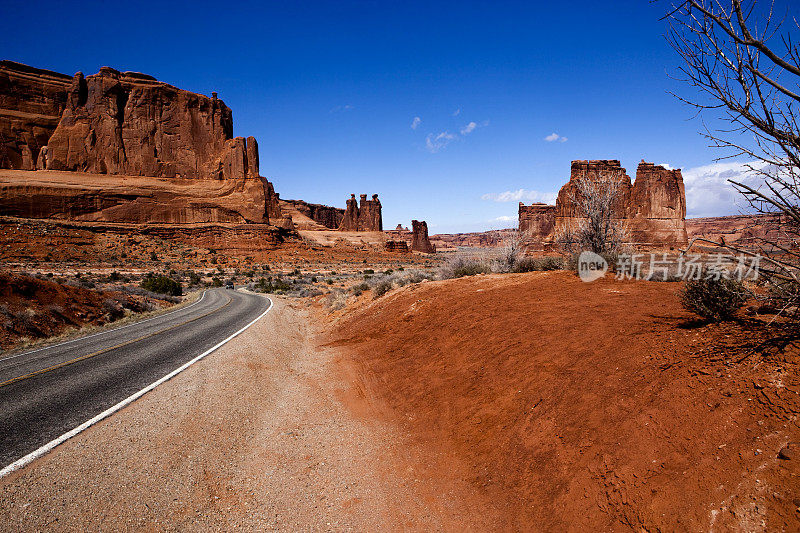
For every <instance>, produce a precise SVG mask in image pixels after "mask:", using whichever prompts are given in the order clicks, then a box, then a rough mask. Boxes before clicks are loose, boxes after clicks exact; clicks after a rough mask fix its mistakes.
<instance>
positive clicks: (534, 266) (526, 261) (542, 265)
mask: <svg viewBox="0 0 800 533" xmlns="http://www.w3.org/2000/svg"><path fill="white" fill-rule="evenodd" d="M564 267H565V262H564V259H563V258H561V257H557V256H547V257H525V258H523V259H520V260H519V261H517V263H516V264H515V265H514V268H513V269H512V270H511V271H512V272H536V271H540V270H545V271H549V270H563V269H564Z"/></svg>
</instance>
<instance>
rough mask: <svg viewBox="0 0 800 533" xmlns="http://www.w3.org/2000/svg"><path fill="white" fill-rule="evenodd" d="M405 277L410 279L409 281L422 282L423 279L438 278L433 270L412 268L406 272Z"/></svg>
mask: <svg viewBox="0 0 800 533" xmlns="http://www.w3.org/2000/svg"><path fill="white" fill-rule="evenodd" d="M398 270H399V269H398ZM404 279H406V280H408V282H409V283H420V282H421V281H422V280H428V281H432V280H434V279H436V276H435V275H434V274H433V273H431V272H425V271H423V270H411V271H409V272H408V274H406V276H405V277H404Z"/></svg>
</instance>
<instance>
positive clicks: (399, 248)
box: [384, 240, 408, 253]
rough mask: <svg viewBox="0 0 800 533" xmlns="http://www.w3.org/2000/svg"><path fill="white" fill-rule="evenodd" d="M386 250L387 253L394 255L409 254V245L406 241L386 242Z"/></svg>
mask: <svg viewBox="0 0 800 533" xmlns="http://www.w3.org/2000/svg"><path fill="white" fill-rule="evenodd" d="M384 249H385V250H386V251H387V252H394V253H408V243H406V241H392V240H389V241H386V244H385V245H384Z"/></svg>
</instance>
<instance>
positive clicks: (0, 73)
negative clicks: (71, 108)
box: [0, 61, 72, 170]
mask: <svg viewBox="0 0 800 533" xmlns="http://www.w3.org/2000/svg"><path fill="white" fill-rule="evenodd" d="M71 82H72V78H70V77H69V76H67V75H66V74H59V73H58V72H52V71H50V70H44V69H38V68H33V67H29V66H27V65H23V64H21V63H15V62H13V61H0V168H10V169H19V170H34V169H36V168H37V166H38V165H40V162H39V156H40V151H41V148H42V147H43V146H45V145H47V142H48V141H49V139H50V136H51V135H52V134H53V132H54V131H55V129H56V126H57V125H58V121H59V120H60V119H61V114H62V113H63V112H64V108H65V106H66V103H67V90H68V89H69V87H70V84H71ZM41 168H43V166H42V167H41Z"/></svg>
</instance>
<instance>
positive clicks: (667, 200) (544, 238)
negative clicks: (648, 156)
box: [519, 159, 687, 251]
mask: <svg viewBox="0 0 800 533" xmlns="http://www.w3.org/2000/svg"><path fill="white" fill-rule="evenodd" d="M600 176H605V177H611V178H615V179H618V180H620V184H621V193H620V198H619V204H618V205H617V206H615V209H614V211H615V213H616V216H615V218H616V219H617V220H621V221H623V222H624V223H625V226H626V227H627V229H628V232H629V237H630V241H631V242H630V244H633V245H637V246H641V247H652V248H661V247H677V246H685V245H686V244H687V233H686V192H685V189H684V185H683V175H682V174H681V171H680V169H676V170H670V169H667V168H664V167H662V166H658V165H654V164H653V163H646V162H645V161H642V162H641V163H639V166H638V167H637V169H636V181H634V182H633V183H631V178H630V177H629V176H628V175H627V174H626V172H625V169H624V168H622V166H621V165H620V162H619V161H618V160H615V159H606V160H592V161H586V160H577V161H573V162H572V165H571V171H570V179H569V181H568V182H567V183H566V184H564V186H563V187H561V190H560V191H559V192H558V198H557V199H556V205H547V204H532V205H527V206H526V205H525V204H523V203H520V204H519V230H520V232H522V233H523V234H526V235H528V242H529V244H530V247H531V249H532V250H539V251H546V250H549V249H552V247H553V245H554V243H553V239H554V236H555V235H556V234H558V232H559V230H560V229H561V228H564V227H568V226H569V225H570V224H573V223H575V222H576V221H577V220H578V219H579V217H580V215H579V213H577V212H576V206H575V204H574V201H573V199H574V197H575V192H576V187H577V185H576V182H577V181H578V180H581V179H590V180H596V179H598V178H599V177H600Z"/></svg>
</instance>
